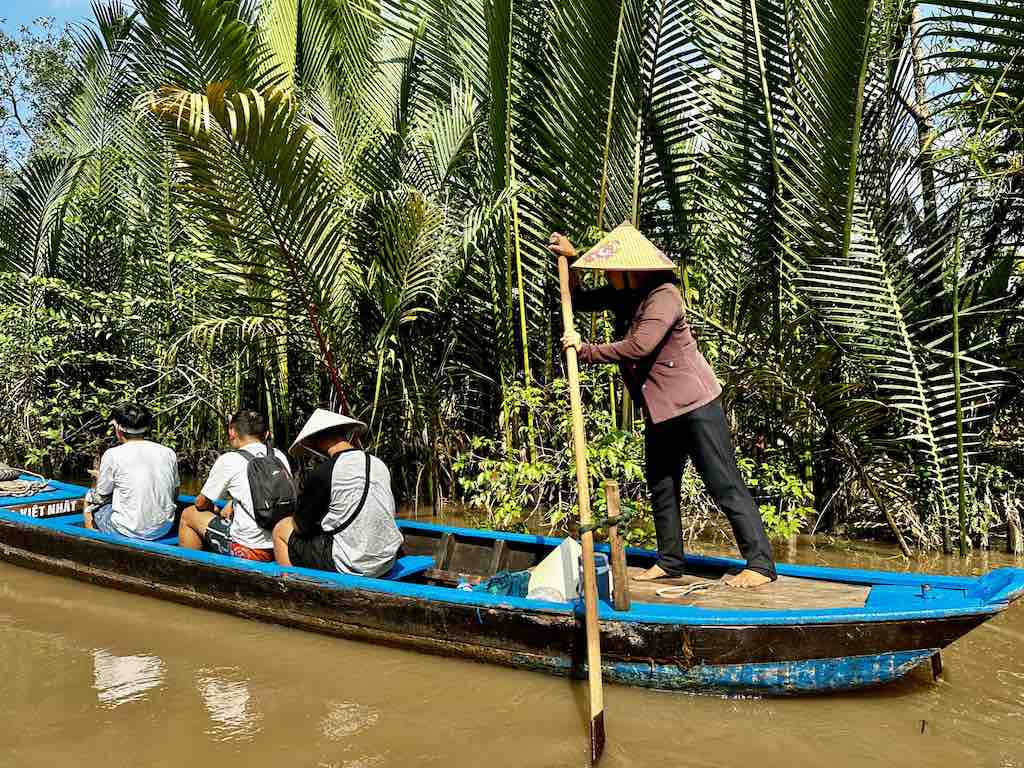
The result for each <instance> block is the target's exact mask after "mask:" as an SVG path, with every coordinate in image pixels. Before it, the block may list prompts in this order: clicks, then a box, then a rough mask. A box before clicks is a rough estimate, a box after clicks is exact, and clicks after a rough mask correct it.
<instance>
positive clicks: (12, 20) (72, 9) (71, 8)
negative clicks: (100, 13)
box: [0, 0, 92, 33]
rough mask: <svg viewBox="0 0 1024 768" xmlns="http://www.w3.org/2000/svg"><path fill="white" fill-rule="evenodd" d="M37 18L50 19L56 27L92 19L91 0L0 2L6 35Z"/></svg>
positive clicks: (0, 15)
mask: <svg viewBox="0 0 1024 768" xmlns="http://www.w3.org/2000/svg"><path fill="white" fill-rule="evenodd" d="M39 18H51V19H53V20H54V22H55V25H56V26H57V27H63V26H64V25H65V24H74V23H77V22H81V21H85V20H87V19H91V18H92V2H91V0H0V20H2V22H3V24H2V26H3V28H4V30H5V31H7V32H8V33H13V32H16V31H17V30H18V28H19V27H22V26H26V25H31V24H32V22H33V21H35V20H36V19H39Z"/></svg>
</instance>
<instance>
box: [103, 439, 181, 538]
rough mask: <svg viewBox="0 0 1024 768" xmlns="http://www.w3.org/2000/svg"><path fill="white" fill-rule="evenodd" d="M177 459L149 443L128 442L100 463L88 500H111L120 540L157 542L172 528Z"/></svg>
mask: <svg viewBox="0 0 1024 768" xmlns="http://www.w3.org/2000/svg"><path fill="white" fill-rule="evenodd" d="M178 485H180V480H179V479H178V457H177V455H176V454H175V453H174V451H172V450H171V449H170V448H168V447H167V446H165V445H160V444H159V443H154V442H151V441H149V440H129V441H128V442H126V443H122V444H121V445H118V446H115V447H114V448H110V449H108V450H107V451H105V452H104V453H103V458H101V459H100V471H99V475H98V477H97V479H96V490H95V492H94V493H93V494H90V500H94V499H95V500H102V499H110V505H111V507H112V508H113V514H112V515H111V516H110V522H111V523H112V524H113V526H114V528H116V529H117V531H118V533H120V534H121V535H122V536H131V537H133V538H139V539H159V538H160V537H161V536H163V535H165V534H166V533H167V532H168V531H170V529H171V526H172V525H173V524H174V510H175V503H176V494H177V491H178Z"/></svg>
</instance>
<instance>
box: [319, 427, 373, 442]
mask: <svg viewBox="0 0 1024 768" xmlns="http://www.w3.org/2000/svg"><path fill="white" fill-rule="evenodd" d="M362 431H363V428H362V427H360V426H359V425H358V424H344V425H341V426H337V427H331V428H330V429H325V430H324V431H323V432H321V433H320V434H318V435H317V437H326V438H327V439H328V440H344V441H345V442H346V443H352V444H353V445H354V444H355V441H356V439H357V438H358V437H359V435H361V434H362Z"/></svg>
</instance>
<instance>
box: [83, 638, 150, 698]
mask: <svg viewBox="0 0 1024 768" xmlns="http://www.w3.org/2000/svg"><path fill="white" fill-rule="evenodd" d="M92 663H93V688H94V689H95V690H96V698H97V699H98V700H99V703H100V705H101V706H102V707H104V708H106V709H114V708H116V707H119V706H121V705H122V704H127V703H128V702H130V701H139V700H140V699H145V698H146V696H145V694H146V691H149V690H152V689H153V688H156V687H157V686H159V685H160V684H161V683H163V681H164V674H165V668H164V663H163V661H162V660H161V659H160V657H159V656H115V655H114V654H112V653H110V652H109V651H105V650H103V649H97V650H94V651H93V652H92Z"/></svg>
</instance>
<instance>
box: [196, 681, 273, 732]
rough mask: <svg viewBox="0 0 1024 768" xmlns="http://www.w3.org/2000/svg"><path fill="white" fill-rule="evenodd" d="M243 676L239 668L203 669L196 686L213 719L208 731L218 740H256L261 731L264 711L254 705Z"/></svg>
mask: <svg viewBox="0 0 1024 768" xmlns="http://www.w3.org/2000/svg"><path fill="white" fill-rule="evenodd" d="M241 675H242V671H241V670H240V669H239V668H238V667H215V668H212V669H200V670H199V677H198V678H197V679H196V687H197V688H198V689H199V695H200V696H202V698H203V703H204V704H205V705H206V711H207V712H208V713H209V715H210V720H211V721H212V722H211V726H210V727H209V728H208V729H207V730H206V734H207V735H208V736H210V737H211V738H212V739H213V740H214V741H252V740H253V738H254V737H255V736H256V734H257V733H259V732H260V722H261V721H262V720H263V713H262V712H260V711H259V710H257V709H256V708H255V707H254V705H253V701H252V694H251V693H250V691H249V683H248V681H247V680H245V679H244V678H243V679H239V678H240V677H241Z"/></svg>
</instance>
